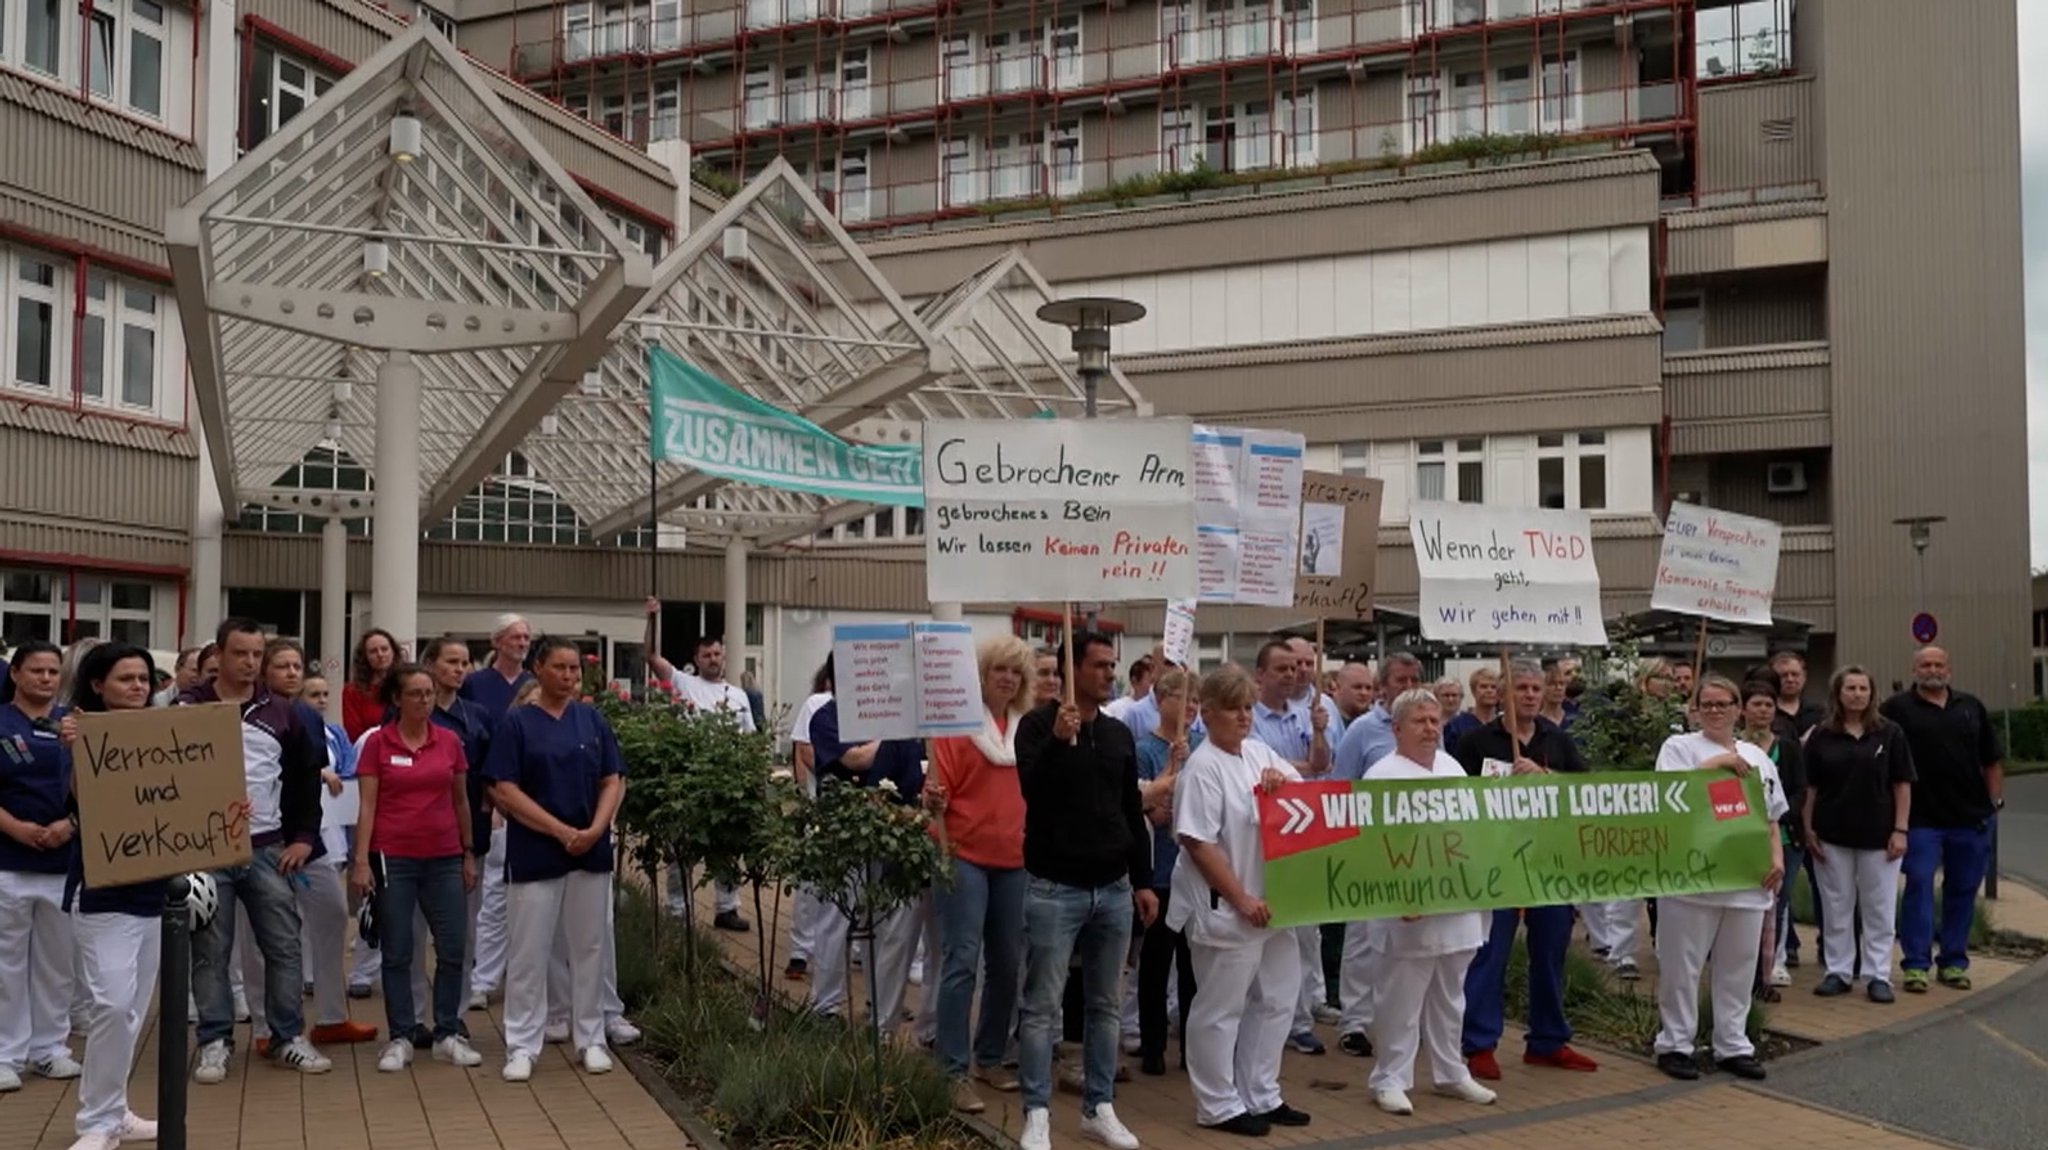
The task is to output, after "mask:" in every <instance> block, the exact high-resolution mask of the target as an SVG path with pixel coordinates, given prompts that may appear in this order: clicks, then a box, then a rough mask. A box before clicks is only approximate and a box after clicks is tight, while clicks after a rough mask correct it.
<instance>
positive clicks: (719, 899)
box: [668, 863, 740, 915]
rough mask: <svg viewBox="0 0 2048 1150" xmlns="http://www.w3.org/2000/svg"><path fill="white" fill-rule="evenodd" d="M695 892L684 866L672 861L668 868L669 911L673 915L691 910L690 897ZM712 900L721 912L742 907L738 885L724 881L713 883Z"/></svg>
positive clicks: (713, 904)
mask: <svg viewBox="0 0 2048 1150" xmlns="http://www.w3.org/2000/svg"><path fill="white" fill-rule="evenodd" d="M695 894H696V888H695V887H692V886H691V885H690V876H689V875H686V874H684V873H683V868H681V867H679V866H677V865H675V864H674V863H670V864H669V868H668V912H669V913H670V914H673V915H682V914H686V913H687V912H688V911H689V902H690V899H691V897H692V896H694V895H695ZM711 900H712V906H713V907H714V908H715V909H716V910H717V912H718V913H719V914H724V913H725V912H726V911H729V910H738V909H739V908H740V890H739V888H738V887H734V886H727V885H725V884H724V883H713V884H711Z"/></svg>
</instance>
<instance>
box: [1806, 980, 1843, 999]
mask: <svg viewBox="0 0 2048 1150" xmlns="http://www.w3.org/2000/svg"><path fill="white" fill-rule="evenodd" d="M1813 993H1814V994H1815V995H1816V996H1817V997H1820V998H1835V997H1838V996H1840V995H1844V994H1847V993H1849V983H1848V980H1846V979H1844V978H1843V977H1842V976H1841V975H1839V974H1830V975H1828V976H1827V977H1826V978H1823V979H1821V980H1820V985H1819V986H1816V987H1814V988H1813Z"/></svg>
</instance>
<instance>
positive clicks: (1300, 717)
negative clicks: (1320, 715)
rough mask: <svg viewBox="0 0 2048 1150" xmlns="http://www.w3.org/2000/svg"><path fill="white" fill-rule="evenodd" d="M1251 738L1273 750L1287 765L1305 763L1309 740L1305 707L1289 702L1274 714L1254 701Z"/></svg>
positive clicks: (1274, 711)
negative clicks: (1284, 707) (1288, 763)
mask: <svg viewBox="0 0 2048 1150" xmlns="http://www.w3.org/2000/svg"><path fill="white" fill-rule="evenodd" d="M1252 738H1254V739H1257V740H1258V741H1260V742H1262V743H1264V744H1266V745H1267V746H1269V747H1271V748H1273V750H1274V752H1275V753H1277V754H1278V755H1279V756H1280V757H1281V758H1283V759H1286V760H1287V761H1288V762H1290V763H1306V762H1307V761H1308V749H1309V745H1310V743H1311V742H1312V741H1313V728H1311V727H1310V726H1309V722H1308V708H1307V707H1297V706H1295V705H1294V704H1293V703H1289V704H1287V706H1286V709H1284V710H1279V711H1276V710H1274V709H1273V708H1271V707H1268V706H1267V705H1266V704H1264V703H1259V702H1254V703H1253V704H1252Z"/></svg>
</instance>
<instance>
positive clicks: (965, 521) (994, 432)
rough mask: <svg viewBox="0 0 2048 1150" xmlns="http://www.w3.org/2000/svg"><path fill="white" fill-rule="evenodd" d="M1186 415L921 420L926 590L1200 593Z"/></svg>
mask: <svg viewBox="0 0 2048 1150" xmlns="http://www.w3.org/2000/svg"><path fill="white" fill-rule="evenodd" d="M1192 430H1193V426H1192V425H1191V424H1190V423H1189V422H1188V421H1187V420H1185V419H1104V420H1086V421H1082V420H1064V419H1062V420H1052V419H1047V420H1038V419H1027V420H934V421H932V422H929V423H926V424H925V425H924V494H925V587H926V593H927V594H928V595H929V597H930V598H931V599H932V600H933V601H935V602H956V603H959V602H965V603H975V602H986V601H991V600H996V601H1005V602H1015V601H1018V600H1039V601H1055V602H1071V601H1074V600H1082V599H1086V600H1095V601H1100V602H1128V601H1130V600H1134V599H1174V598H1186V597H1188V596H1190V595H1193V594H1195V588H1196V577H1195V548H1194V539H1195V504H1194V498H1193V486H1192V483H1191V481H1190V479H1189V461H1188V447H1189V440H1190V436H1191V434H1192Z"/></svg>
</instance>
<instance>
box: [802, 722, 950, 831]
mask: <svg viewBox="0 0 2048 1150" xmlns="http://www.w3.org/2000/svg"><path fill="white" fill-rule="evenodd" d="M857 746H860V744H859V743H849V742H845V741H843V740H841V739H840V737H839V700H837V699H834V700H832V701H831V702H829V703H827V704H825V705H824V706H822V707H820V708H818V713H817V714H815V715H812V716H811V760H812V761H813V762H815V763H816V764H817V765H818V770H819V771H820V772H821V773H823V774H826V775H831V776H833V777H835V778H840V779H845V780H847V781H848V782H851V783H853V784H855V785H856V786H863V787H880V786H881V785H882V782H883V780H885V779H886V780H888V781H889V782H892V783H894V784H896V799H895V801H896V802H897V803H898V804H900V805H903V806H912V805H914V804H916V803H917V802H918V801H919V800H920V798H921V797H922V796H923V794H924V743H923V741H922V740H919V739H884V740H882V745H881V746H879V747H877V748H875V759H874V761H873V762H872V763H869V764H868V769H867V770H865V771H857V770H854V769H853V768H852V767H849V766H847V765H846V764H845V762H844V760H845V758H846V752H848V751H850V750H852V749H853V748H855V747H857Z"/></svg>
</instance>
